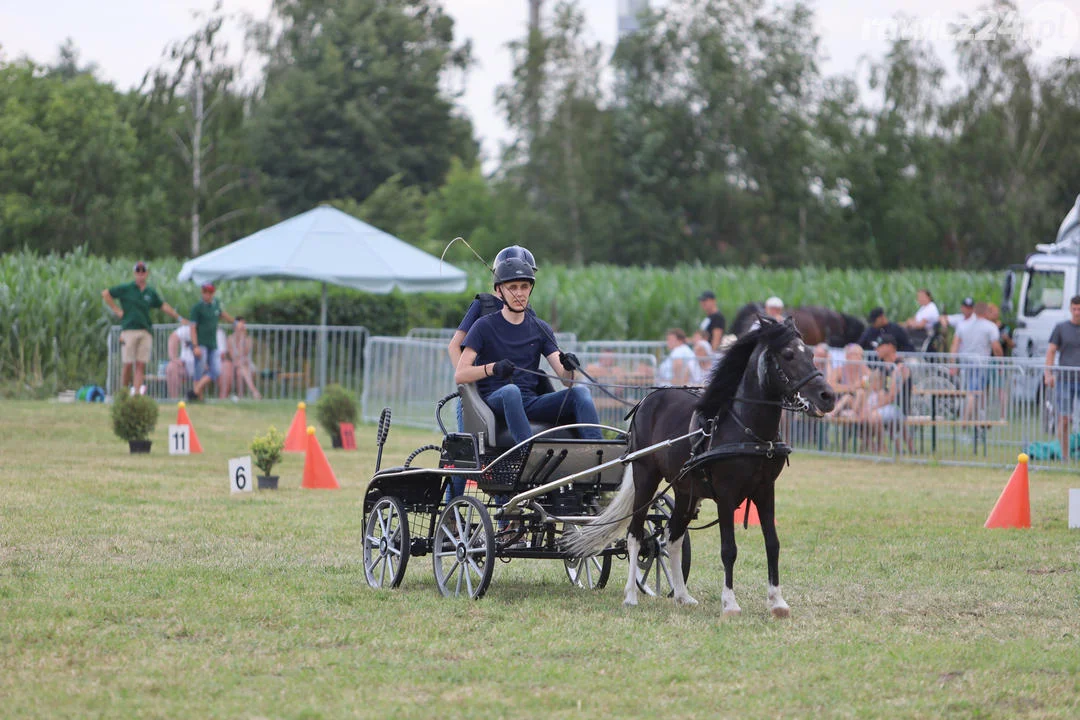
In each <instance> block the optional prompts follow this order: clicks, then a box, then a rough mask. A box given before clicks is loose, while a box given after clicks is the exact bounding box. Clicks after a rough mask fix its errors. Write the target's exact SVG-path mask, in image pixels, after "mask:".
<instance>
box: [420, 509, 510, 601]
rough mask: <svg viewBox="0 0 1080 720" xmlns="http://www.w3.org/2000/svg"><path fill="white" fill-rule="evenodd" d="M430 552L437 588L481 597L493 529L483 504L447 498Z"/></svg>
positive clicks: (489, 567)
mask: <svg viewBox="0 0 1080 720" xmlns="http://www.w3.org/2000/svg"><path fill="white" fill-rule="evenodd" d="M432 555H433V557H434V565H435V582H436V583H437V584H438V586H439V592H441V593H442V594H443V595H444V596H446V597H458V596H461V595H466V596H468V597H470V598H473V599H474V600H479V599H480V598H482V597H483V596H484V592H485V591H486V590H487V586H488V583H490V582H491V573H492V571H493V570H494V567H495V530H494V528H493V527H492V525H491V517H490V516H489V515H488V511H487V508H485V507H484V506H483V504H482V503H481V502H480V501H479V500H477V499H476V498H474V497H469V496H464V495H462V496H458V497H456V498H454V499H453V500H451V501H450V503H449V504H448V505H447V506H446V508H445V509H444V510H443V511H442V514H440V515H439V522H438V525H436V527H435V543H434V552H433V553H432Z"/></svg>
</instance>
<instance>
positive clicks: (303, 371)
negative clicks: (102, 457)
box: [106, 323, 367, 400]
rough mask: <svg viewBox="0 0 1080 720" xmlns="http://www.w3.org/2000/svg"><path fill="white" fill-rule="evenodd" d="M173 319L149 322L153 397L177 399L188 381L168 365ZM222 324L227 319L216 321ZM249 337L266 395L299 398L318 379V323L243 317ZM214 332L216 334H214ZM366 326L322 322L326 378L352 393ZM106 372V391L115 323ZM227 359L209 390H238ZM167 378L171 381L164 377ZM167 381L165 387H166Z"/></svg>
mask: <svg viewBox="0 0 1080 720" xmlns="http://www.w3.org/2000/svg"><path fill="white" fill-rule="evenodd" d="M178 327H179V325H176V324H168V325H155V326H154V329H153V331H152V336H153V346H152V350H151V354H150V362H149V363H148V364H147V367H146V390H147V394H148V395H150V396H151V397H153V398H156V399H158V400H168V399H183V397H184V396H185V394H186V393H187V391H188V390H190V389H191V387H192V378H191V377H190V376H189V375H188V373H187V372H186V370H184V371H181V372H179V373H170V372H169V370H168V365H169V353H168V343H169V335H171V334H172V333H173V331H174V330H176V329H177V328H178ZM221 327H222V328H228V327H229V326H228V325H222V326H221ZM247 330H248V336H249V337H250V338H251V344H252V350H251V365H252V377H253V379H254V381H255V385H256V387H257V388H258V390H259V392H260V393H261V394H262V396H263V397H265V398H267V399H289V400H297V399H298V400H303V399H305V398H306V397H307V390H308V388H312V387H316V386H317V385H318V379H319V336H320V333H321V331H322V327H321V326H319V325H257V324H252V323H248V325H247ZM219 338H220V334H219ZM366 338H367V328H364V327H345V326H328V327H327V328H326V382H327V384H331V383H337V384H339V385H342V386H343V387H345V388H346V389H348V390H351V391H353V392H354V393H359V392H360V383H361V379H362V375H361V373H362V368H361V359H362V358H363V348H364V342H365V339H366ZM108 343H109V352H108V363H109V368H108V375H107V378H106V392H107V394H109V395H110V396H111V395H112V394H113V393H114V392H115V391H116V390H118V389H119V387H120V371H121V367H120V366H121V363H120V326H118V325H114V326H113V327H112V328H111V329H110V330H109V339H108ZM230 370H233V368H232V367H231V364H230V363H226V362H223V363H222V375H223V376H224V377H222V378H221V379H220V380H219V382H217V383H215V385H214V390H213V395H214V396H215V397H226V396H227V395H229V394H233V393H236V394H239V393H240V392H241V390H243V389H246V388H240V387H239V386H238V385H237V383H236V380H237V379H238V378H236V377H235V372H230ZM170 378H171V379H172V382H170ZM170 386H171V387H170Z"/></svg>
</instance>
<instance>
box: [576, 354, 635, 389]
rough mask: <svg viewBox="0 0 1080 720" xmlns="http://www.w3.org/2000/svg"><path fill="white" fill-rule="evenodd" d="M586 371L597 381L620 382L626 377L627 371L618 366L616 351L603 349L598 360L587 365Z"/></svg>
mask: <svg viewBox="0 0 1080 720" xmlns="http://www.w3.org/2000/svg"><path fill="white" fill-rule="evenodd" d="M585 372H587V373H589V375H590V376H591V377H592V378H593V379H594V380H596V381H597V382H610V383H615V384H620V383H622V381H623V380H624V379H625V377H626V372H625V371H624V370H623V369H622V368H621V367H619V366H618V364H617V362H616V357H615V353H614V352H612V351H611V350H603V351H601V353H600V357H599V358H598V359H597V361H596V362H592V363H589V364H588V365H586V366H585Z"/></svg>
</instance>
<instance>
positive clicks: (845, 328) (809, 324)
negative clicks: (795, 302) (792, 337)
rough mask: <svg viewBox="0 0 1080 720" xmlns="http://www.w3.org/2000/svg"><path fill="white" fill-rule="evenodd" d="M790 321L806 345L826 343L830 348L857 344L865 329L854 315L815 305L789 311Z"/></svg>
mask: <svg viewBox="0 0 1080 720" xmlns="http://www.w3.org/2000/svg"><path fill="white" fill-rule="evenodd" d="M791 319H792V320H794V321H795V327H797V328H799V332H800V333H802V336H803V341H804V342H805V343H806V344H807V345H817V344H818V343H828V344H829V345H831V346H832V347H844V346H845V345H847V344H848V343H854V342H858V341H859V336H861V335H862V334H863V330H865V329H866V325H864V324H863V322H862V320H860V319H859V318H857V317H855V316H854V315H848V314H846V313H841V312H837V311H836V310H830V309H828V308H823V307H819V306H817V305H808V306H806V307H801V308H795V309H794V310H792V311H791Z"/></svg>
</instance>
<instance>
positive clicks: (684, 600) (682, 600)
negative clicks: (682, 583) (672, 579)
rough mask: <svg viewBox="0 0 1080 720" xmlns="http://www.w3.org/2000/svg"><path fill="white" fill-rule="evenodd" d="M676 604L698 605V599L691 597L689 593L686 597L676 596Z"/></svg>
mask: <svg viewBox="0 0 1080 720" xmlns="http://www.w3.org/2000/svg"><path fill="white" fill-rule="evenodd" d="M675 604H676V605H686V606H691V605H697V604H698V601H697V600H695V599H694V598H692V597H690V596H689V595H687V596H685V597H677V598H675Z"/></svg>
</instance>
